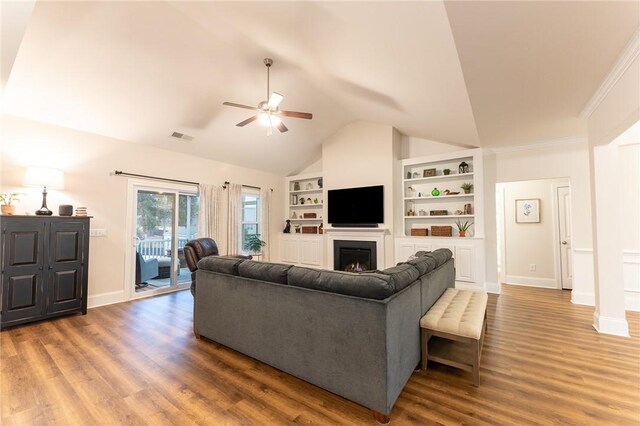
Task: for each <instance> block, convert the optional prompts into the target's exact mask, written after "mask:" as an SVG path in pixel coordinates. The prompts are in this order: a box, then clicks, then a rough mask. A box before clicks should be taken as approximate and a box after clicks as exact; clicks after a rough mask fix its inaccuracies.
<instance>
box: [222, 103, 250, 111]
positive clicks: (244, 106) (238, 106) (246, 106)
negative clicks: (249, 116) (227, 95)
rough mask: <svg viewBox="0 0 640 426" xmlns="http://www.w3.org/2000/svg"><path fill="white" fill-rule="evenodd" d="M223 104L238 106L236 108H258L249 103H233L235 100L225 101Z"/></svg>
mask: <svg viewBox="0 0 640 426" xmlns="http://www.w3.org/2000/svg"><path fill="white" fill-rule="evenodd" d="M222 105H227V106H232V107H236V108H244V109H252V110H256V109H258V108H256V107H252V106H248V105H242V104H236V103H233V102H223V103H222Z"/></svg>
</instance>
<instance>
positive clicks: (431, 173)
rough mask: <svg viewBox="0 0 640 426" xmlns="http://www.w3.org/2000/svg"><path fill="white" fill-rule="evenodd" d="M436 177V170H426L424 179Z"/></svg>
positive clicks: (423, 175)
mask: <svg viewBox="0 0 640 426" xmlns="http://www.w3.org/2000/svg"><path fill="white" fill-rule="evenodd" d="M435 175H436V169H424V171H423V172H422V177H431V176H435Z"/></svg>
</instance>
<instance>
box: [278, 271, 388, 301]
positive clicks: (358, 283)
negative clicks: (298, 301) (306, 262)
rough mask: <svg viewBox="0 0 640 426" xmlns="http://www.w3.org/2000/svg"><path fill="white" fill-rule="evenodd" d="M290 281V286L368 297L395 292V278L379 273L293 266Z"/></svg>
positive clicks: (378, 297) (380, 297)
mask: <svg viewBox="0 0 640 426" xmlns="http://www.w3.org/2000/svg"><path fill="white" fill-rule="evenodd" d="M288 282H289V285H290V286H295V287H305V288H312V289H315V290H321V291H327V292H331V293H339V294H346V295H349V296H357V297H364V298H367V299H378V300H382V299H386V298H387V297H389V296H391V295H392V294H393V293H394V284H393V279H392V278H391V277H390V276H389V275H385V274H379V273H368V274H357V273H352V272H341V271H323V270H319V269H310V268H302V267H299V266H293V267H292V268H291V269H289V272H288Z"/></svg>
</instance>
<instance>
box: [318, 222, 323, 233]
mask: <svg viewBox="0 0 640 426" xmlns="http://www.w3.org/2000/svg"><path fill="white" fill-rule="evenodd" d="M318 234H320V235H322V234H324V223H321V224H320V226H318Z"/></svg>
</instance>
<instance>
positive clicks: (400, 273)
mask: <svg viewBox="0 0 640 426" xmlns="http://www.w3.org/2000/svg"><path fill="white" fill-rule="evenodd" d="M382 273H383V274H384V275H388V276H390V277H391V279H392V280H393V286H394V289H395V291H400V290H402V289H403V288H405V287H407V286H408V285H409V284H411V283H412V282H414V281H415V280H417V279H418V278H419V277H420V272H419V271H418V269H417V268H415V267H414V266H412V265H410V264H408V263H403V264H402V265H398V266H394V267H391V268H387V269H385V270H384V271H382Z"/></svg>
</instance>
